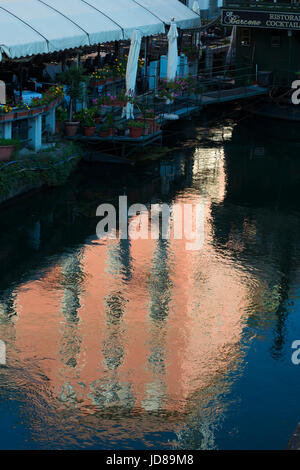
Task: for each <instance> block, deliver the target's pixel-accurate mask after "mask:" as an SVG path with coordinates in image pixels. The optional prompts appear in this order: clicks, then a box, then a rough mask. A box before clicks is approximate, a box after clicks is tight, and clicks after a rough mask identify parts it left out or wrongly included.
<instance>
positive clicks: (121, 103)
mask: <svg viewBox="0 0 300 470" xmlns="http://www.w3.org/2000/svg"><path fill="white" fill-rule="evenodd" d="M125 105H126V101H119V100H115V102H114V106H120V107H122V108H123V107H124V106H125Z"/></svg>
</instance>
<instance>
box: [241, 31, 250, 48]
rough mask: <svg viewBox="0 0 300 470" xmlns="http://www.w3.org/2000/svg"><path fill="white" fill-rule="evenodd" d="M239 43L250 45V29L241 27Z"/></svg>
mask: <svg viewBox="0 0 300 470" xmlns="http://www.w3.org/2000/svg"><path fill="white" fill-rule="evenodd" d="M241 45H242V46H246V47H249V46H250V29H242V31H241Z"/></svg>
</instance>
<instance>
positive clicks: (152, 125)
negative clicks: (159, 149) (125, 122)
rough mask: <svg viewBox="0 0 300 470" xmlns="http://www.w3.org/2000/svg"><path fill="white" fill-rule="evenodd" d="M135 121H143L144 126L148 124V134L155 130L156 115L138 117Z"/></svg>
mask: <svg viewBox="0 0 300 470" xmlns="http://www.w3.org/2000/svg"><path fill="white" fill-rule="evenodd" d="M137 121H140V122H144V123H145V125H146V126H149V131H148V134H154V132H157V125H158V124H157V117H154V118H143V117H139V118H138V119H137Z"/></svg>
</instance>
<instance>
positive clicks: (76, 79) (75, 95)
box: [58, 66, 88, 121]
mask: <svg viewBox="0 0 300 470" xmlns="http://www.w3.org/2000/svg"><path fill="white" fill-rule="evenodd" d="M58 80H59V81H60V83H62V84H63V85H66V92H67V95H68V96H69V97H70V105H69V119H70V121H71V120H72V115H73V109H74V108H76V102H77V101H83V98H84V92H85V87H84V83H86V82H87V81H88V77H87V76H86V74H85V69H84V68H82V67H77V66H73V67H70V68H69V69H68V70H66V71H65V72H62V73H60V74H59V75H58Z"/></svg>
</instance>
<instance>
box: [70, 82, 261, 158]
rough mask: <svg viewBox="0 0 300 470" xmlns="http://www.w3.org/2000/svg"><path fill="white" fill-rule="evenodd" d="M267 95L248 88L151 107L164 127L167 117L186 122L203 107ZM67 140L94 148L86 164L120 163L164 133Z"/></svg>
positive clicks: (212, 93) (160, 143)
mask: <svg viewBox="0 0 300 470" xmlns="http://www.w3.org/2000/svg"><path fill="white" fill-rule="evenodd" d="M267 93H268V88H263V87H259V86H257V85H250V86H243V87H237V88H229V89H219V90H213V91H205V92H204V93H203V94H202V95H198V96H197V97H196V98H195V97H194V98H191V97H180V98H178V99H177V100H175V102H174V103H172V104H171V105H166V104H165V103H162V102H157V103H156V102H155V100H153V103H151V106H152V105H153V107H154V109H155V114H156V115H158V116H159V122H160V125H161V126H165V125H166V124H167V123H170V122H172V119H170V120H169V119H168V115H169V116H170V115H173V116H174V115H176V116H178V119H186V118H190V117H191V116H192V115H195V114H199V113H200V112H201V110H202V109H203V108H205V107H207V106H210V105H215V104H219V103H227V102H233V101H237V100H241V99H248V98H252V97H255V96H262V95H266V94H267ZM137 115H138V113H137ZM178 119H177V120H178ZM123 121H124V120H120V122H123ZM124 122H125V121H124ZM175 122H176V121H175ZM69 139H71V140H73V141H76V142H82V143H85V144H87V145H89V146H94V147H95V152H90V153H89V154H88V155H89V157H88V158H87V159H86V161H89V162H93V161H94V162H107V163H108V162H110V163H120V159H123V160H124V162H130V161H132V160H129V158H130V157H132V155H133V154H134V153H136V152H138V151H141V150H143V149H144V148H145V147H148V146H150V145H159V146H161V145H162V140H163V131H158V132H155V133H153V134H150V135H143V136H141V137H139V138H132V137H130V136H129V135H126V136H121V135H115V136H110V137H101V136H100V135H95V136H93V137H85V136H84V135H77V136H75V137H70V138H69ZM100 144H102V146H101V152H99V151H98V146H99V145H100ZM96 146H97V150H96ZM112 153H114V155H112ZM117 155H119V156H117Z"/></svg>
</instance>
